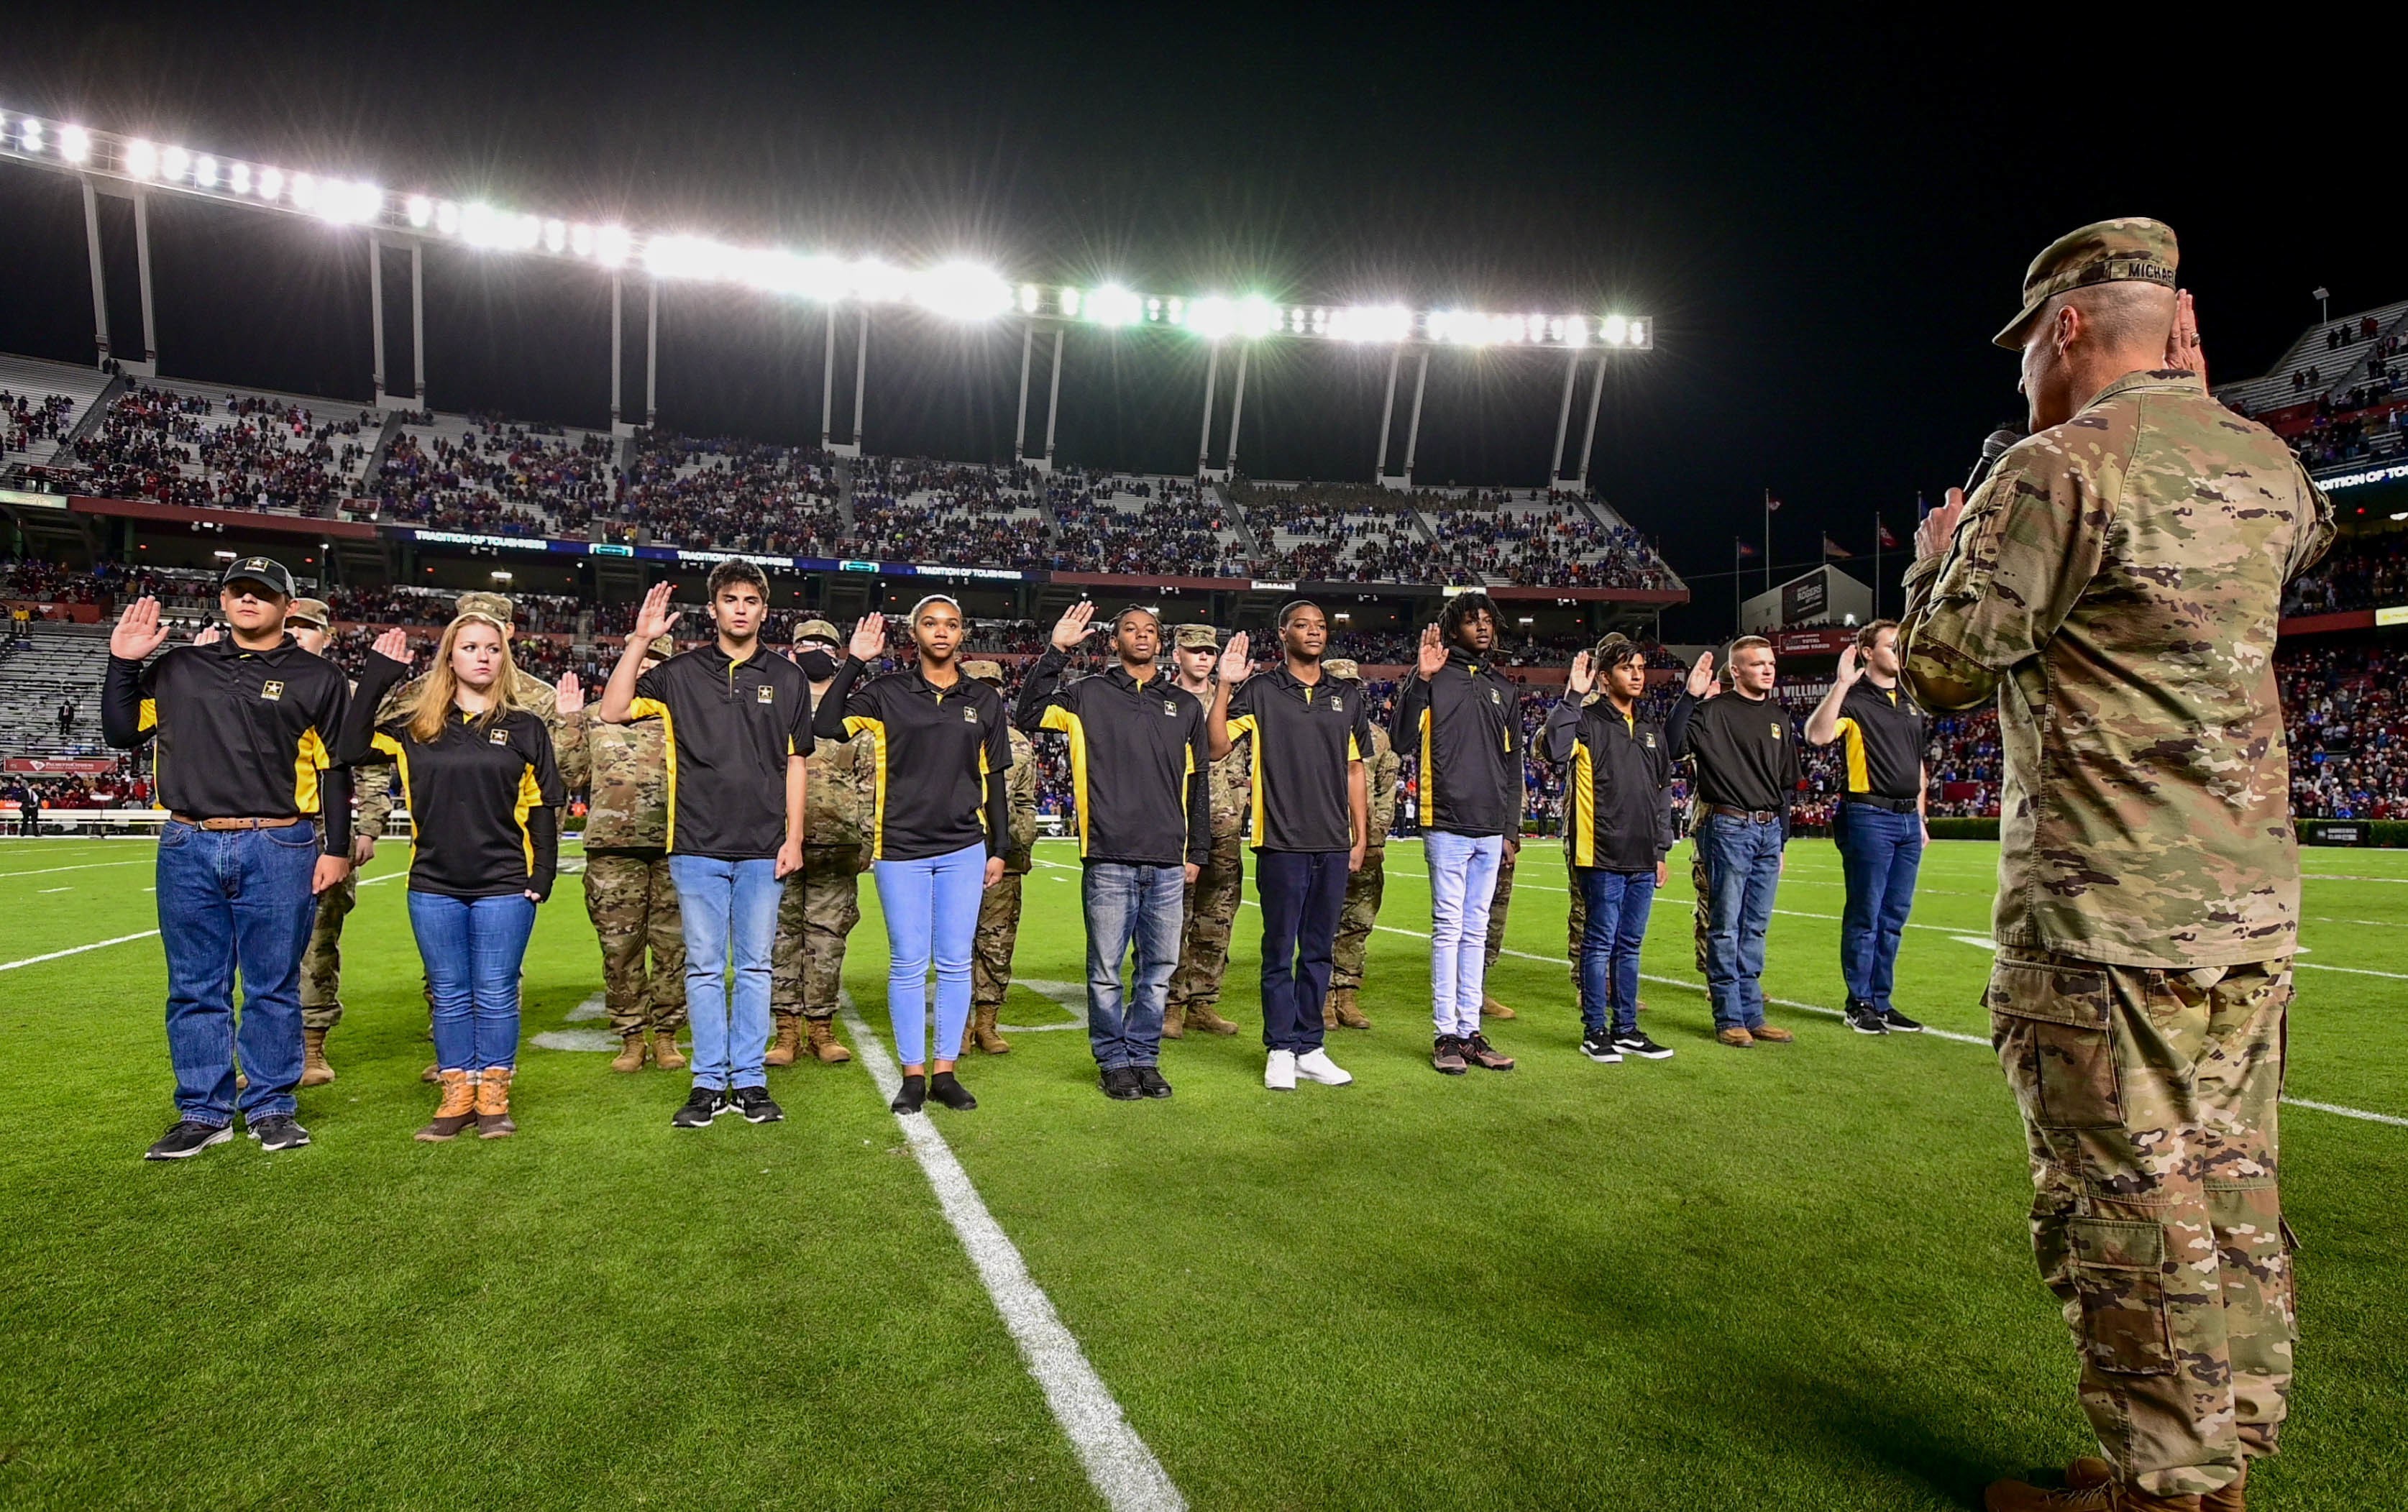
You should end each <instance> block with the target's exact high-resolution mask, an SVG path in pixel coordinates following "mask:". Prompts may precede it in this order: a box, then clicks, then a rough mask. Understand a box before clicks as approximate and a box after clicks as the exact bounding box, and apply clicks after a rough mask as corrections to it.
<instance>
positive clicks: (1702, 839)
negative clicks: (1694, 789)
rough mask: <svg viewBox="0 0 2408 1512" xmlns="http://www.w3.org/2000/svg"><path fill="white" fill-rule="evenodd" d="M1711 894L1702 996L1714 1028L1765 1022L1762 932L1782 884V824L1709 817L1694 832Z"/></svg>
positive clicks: (1770, 919) (1721, 815)
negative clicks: (1708, 1003) (1707, 999)
mask: <svg viewBox="0 0 2408 1512" xmlns="http://www.w3.org/2000/svg"><path fill="white" fill-rule="evenodd" d="M1698 844H1699V845H1701V846H1703V847H1705V848H1706V881H1707V884H1708V886H1710V887H1711V888H1712V889H1713V893H1712V907H1711V910H1710V912H1709V914H1708V916H1707V924H1706V991H1707V993H1708V994H1709V995H1710V996H1711V997H1712V998H1713V1006H1714V1027H1715V1028H1716V1029H1729V1028H1731V1027H1733V1026H1737V1027H1739V1028H1742V1029H1754V1028H1756V1027H1757V1026H1758V1025H1760V1024H1762V1023H1763V1022H1764V932H1765V931H1766V930H1767V929H1769V928H1770V927H1771V925H1772V892H1773V889H1774V888H1775V887H1777V886H1779V885H1780V882H1781V821H1780V820H1766V821H1764V822H1762V823H1758V822H1756V820H1744V819H1733V818H1731V817H1730V816H1729V815H1727V814H1709V815H1707V816H1706V820H1705V822H1704V823H1703V824H1702V825H1700V826H1699V829H1698Z"/></svg>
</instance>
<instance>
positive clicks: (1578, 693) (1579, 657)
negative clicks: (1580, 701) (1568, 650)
mask: <svg viewBox="0 0 2408 1512" xmlns="http://www.w3.org/2000/svg"><path fill="white" fill-rule="evenodd" d="M1596 686H1597V674H1596V672H1595V671H1593V670H1592V669H1591V668H1590V666H1589V654H1588V652H1586V651H1581V652H1578V653H1576V654H1575V655H1574V656H1573V657H1572V669H1571V671H1570V672H1568V673H1566V674H1565V675H1564V691H1565V692H1568V693H1570V694H1571V695H1572V696H1573V697H1574V698H1586V697H1587V696H1588V691H1589V690H1590V689H1591V688H1594V687H1596Z"/></svg>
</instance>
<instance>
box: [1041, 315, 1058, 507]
mask: <svg viewBox="0 0 2408 1512" xmlns="http://www.w3.org/2000/svg"><path fill="white" fill-rule="evenodd" d="M1061 412H1062V328H1061V327H1060V326H1058V325H1057V326H1055V327H1054V377H1053V379H1052V381H1051V382H1050V384H1049V385H1048V390H1047V392H1046V395H1045V476H1046V477H1048V478H1051V477H1053V476H1054V420H1055V419H1056V418H1057V417H1058V416H1059V415H1060V414H1061Z"/></svg>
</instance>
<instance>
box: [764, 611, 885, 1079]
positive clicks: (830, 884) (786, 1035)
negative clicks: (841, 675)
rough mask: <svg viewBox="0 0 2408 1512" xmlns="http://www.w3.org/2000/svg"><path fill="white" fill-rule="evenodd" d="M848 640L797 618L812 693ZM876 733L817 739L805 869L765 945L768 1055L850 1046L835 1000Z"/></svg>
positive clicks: (772, 1060) (854, 919) (873, 772)
mask: <svg viewBox="0 0 2408 1512" xmlns="http://www.w3.org/2000/svg"><path fill="white" fill-rule="evenodd" d="M843 654H844V653H843V650H842V649H841V646H840V643H839V639H838V636H837V629H836V626H835V625H833V624H830V623H829V622H828V621H827V620H804V621H803V622H802V623H801V624H799V625H796V627H795V658H796V662H797V663H800V664H801V665H802V668H803V671H804V674H805V675H806V676H807V677H809V678H810V679H811V697H812V698H813V699H814V700H816V699H817V698H819V696H820V695H821V694H822V693H823V692H824V691H825V690H826V688H827V686H828V684H829V682H830V681H831V680H833V679H834V678H835V677H836V663H837V658H839V657H840V656H842V655H843ZM877 760H878V751H877V741H876V738H875V737H874V736H872V735H869V734H868V733H867V731H865V732H863V733H862V734H860V735H854V736H853V737H851V738H850V739H845V740H838V739H834V738H831V737H829V736H825V735H823V736H821V737H820V738H819V740H818V741H817V743H816V744H815V745H814V746H813V747H812V749H811V754H810V761H809V762H808V763H807V764H808V765H809V766H810V782H809V784H808V786H807V787H806V788H805V790H804V792H805V798H804V819H803V825H804V832H803V833H804V840H803V869H802V870H801V871H799V872H796V874H795V875H794V876H792V877H787V878H786V886H785V891H784V892H782V893H781V894H780V895H779V899H778V938H777V943H776V944H775V945H773V946H772V947H771V948H770V953H769V1008H770V1011H771V1012H772V1013H773V1014H775V1015H776V1016H777V1022H778V1035H777V1038H776V1039H775V1040H774V1041H772V1042H771V1044H770V1047H769V1050H768V1053H767V1055H765V1056H764V1057H763V1060H764V1062H765V1063H767V1064H769V1065H792V1064H793V1063H795V1061H796V1059H797V1058H798V1057H800V1056H801V1055H803V1054H805V1053H809V1054H810V1057H811V1058H812V1059H813V1060H816V1061H818V1062H819V1063H822V1064H823V1065H842V1064H844V1063H846V1062H848V1061H851V1060H852V1059H853V1052H852V1051H851V1050H848V1049H846V1048H844V1047H843V1046H842V1045H841V1044H839V1043H838V1042H837V1037H836V1010H837V1006H838V1002H839V997H840V996H841V994H842V993H843V991H844V949H845V945H846V942H847V941H848V940H850V939H851V938H852V935H853V926H854V925H855V924H858V923H860V922H861V874H862V873H863V872H865V871H867V870H868V869H869V854H870V845H869V825H868V817H869V811H870V806H872V805H873V804H874V803H875V802H876V801H877V795H876V788H877V783H878V774H877V768H876V763H877Z"/></svg>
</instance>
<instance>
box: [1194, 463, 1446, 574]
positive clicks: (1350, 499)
mask: <svg viewBox="0 0 2408 1512" xmlns="http://www.w3.org/2000/svg"><path fill="white" fill-rule="evenodd" d="M1229 497H1230V498H1231V500H1232V501H1233V502H1235V503H1236V504H1237V506H1238V507H1240V509H1243V510H1244V511H1245V514H1246V522H1247V523H1248V524H1249V525H1251V526H1253V527H1254V539H1255V541H1256V543H1257V544H1258V545H1259V546H1260V548H1261V549H1260V550H1259V551H1258V552H1257V553H1256V557H1255V562H1256V566H1257V569H1258V572H1259V575H1260V576H1262V577H1266V578H1290V579H1293V580H1296V581H1298V582H1356V581H1359V582H1389V583H1395V582H1414V583H1418V582H1427V581H1430V580H1431V579H1430V573H1429V543H1428V542H1427V541H1426V540H1425V539H1423V537H1422V533H1421V528H1420V527H1419V526H1418V525H1416V524H1415V523H1414V522H1413V519H1412V514H1411V513H1410V512H1409V511H1408V509H1407V508H1406V506H1405V505H1404V504H1403V503H1401V502H1400V501H1401V500H1402V498H1403V495H1401V494H1398V493H1396V492H1392V491H1390V490H1387V489H1383V488H1380V487H1378V486H1377V485H1374V484H1368V483H1299V484H1297V485H1296V486H1295V487H1293V488H1282V487H1277V486H1274V485H1271V484H1268V483H1258V482H1256V481H1254V479H1253V478H1237V479H1235V480H1234V481H1232V482H1231V483H1230V485H1229ZM1280 535H1292V536H1302V537H1304V539H1301V540H1294V541H1290V542H1288V543H1287V544H1286V545H1284V546H1283V545H1280V544H1279V536H1280Z"/></svg>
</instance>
